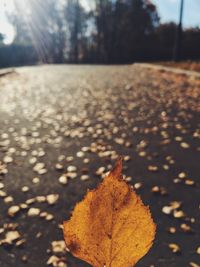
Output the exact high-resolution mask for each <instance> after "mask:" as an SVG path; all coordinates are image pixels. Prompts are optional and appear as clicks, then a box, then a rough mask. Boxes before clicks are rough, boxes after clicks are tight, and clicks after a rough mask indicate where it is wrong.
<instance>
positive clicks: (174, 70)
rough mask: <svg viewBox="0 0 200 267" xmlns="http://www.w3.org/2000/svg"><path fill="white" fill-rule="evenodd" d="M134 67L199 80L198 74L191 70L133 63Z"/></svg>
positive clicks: (199, 74) (199, 75)
mask: <svg viewBox="0 0 200 267" xmlns="http://www.w3.org/2000/svg"><path fill="white" fill-rule="evenodd" d="M133 65H134V66H137V67H141V68H146V69H154V70H158V71H166V72H172V73H174V74H181V75H187V76H193V77H195V78H199V79H200V73H199V72H197V71H192V70H184V69H180V68H174V67H166V66H163V65H159V64H158V65H157V64H155V65H154V64H151V63H134V64H133Z"/></svg>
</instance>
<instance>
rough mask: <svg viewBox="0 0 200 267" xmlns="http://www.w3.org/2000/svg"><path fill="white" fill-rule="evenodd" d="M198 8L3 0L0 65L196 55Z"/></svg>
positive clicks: (156, 0) (170, 2) (167, 3)
mask: <svg viewBox="0 0 200 267" xmlns="http://www.w3.org/2000/svg"><path fill="white" fill-rule="evenodd" d="M181 2H182V5H183V4H184V8H183V9H182V11H183V14H182V15H183V20H182V25H179V22H180V15H181V14H180V13H181ZM184 2H185V3H184ZM182 7H183V6H182ZM199 12H200V2H199V0H192V1H189V0H185V1H179V0H162V1H161V0H152V1H150V0H58V1H54V0H45V1H42V0H1V1H0V67H8V66H17V65H29V64H38V63H103V64H124V63H132V62H136V61H137V62H142V61H151V62H152V61H170V60H173V59H175V60H178V59H179V60H180V57H181V59H182V60H198V59H199V58H200V49H199V47H200V28H199V26H200V18H199ZM178 25H179V26H181V27H179V26H178ZM181 29H182V33H181ZM181 41H182V42H181ZM180 42H181V43H180ZM180 53H181V55H180Z"/></svg>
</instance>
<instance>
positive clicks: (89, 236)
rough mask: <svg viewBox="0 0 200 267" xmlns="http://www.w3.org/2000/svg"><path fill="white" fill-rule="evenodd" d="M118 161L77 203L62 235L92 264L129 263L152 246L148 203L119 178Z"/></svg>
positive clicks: (113, 265)
mask: <svg viewBox="0 0 200 267" xmlns="http://www.w3.org/2000/svg"><path fill="white" fill-rule="evenodd" d="M121 171H122V162H121V160H119V161H118V162H117V165H116V167H115V168H114V169H113V170H112V171H111V172H110V173H109V174H108V175H107V176H106V177H105V178H104V180H103V182H102V183H101V184H100V185H99V187H98V188H97V189H96V190H93V191H89V192H88V193H87V195H86V197H85V199H84V200H83V201H82V202H80V203H78V204H77V205H76V207H75V209H74V212H73V214H72V217H71V219H70V220H69V221H66V222H64V238H65V242H66V245H67V247H68V249H69V250H70V251H71V253H72V254H73V255H74V256H76V257H78V258H80V259H82V260H84V261H86V262H88V263H90V264H91V265H92V266H94V267H102V266H106V267H121V266H123V267H130V266H133V265H135V264H136V263H137V262H138V261H139V259H140V258H142V257H143V256H144V255H145V254H146V253H147V252H148V250H149V249H150V247H151V246H152V242H153V240H154V236H155V228H156V226H155V224H154V222H153V220H152V218H151V214H150V211H149V209H148V207H145V206H144V204H143V203H142V201H141V199H140V198H139V197H138V196H137V195H136V194H135V192H134V191H132V189H131V187H130V186H129V185H128V184H127V183H126V182H125V181H123V179H122V175H121Z"/></svg>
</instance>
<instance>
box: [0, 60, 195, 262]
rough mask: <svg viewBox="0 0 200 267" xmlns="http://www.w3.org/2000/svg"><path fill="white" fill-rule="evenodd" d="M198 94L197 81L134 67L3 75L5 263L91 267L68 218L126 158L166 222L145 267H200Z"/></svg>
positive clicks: (0, 235)
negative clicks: (72, 237) (73, 249)
mask: <svg viewBox="0 0 200 267" xmlns="http://www.w3.org/2000/svg"><path fill="white" fill-rule="evenodd" d="M199 99H200V80H199V79H198V78H195V77H192V76H186V75H181V74H173V73H167V72H165V71H159V70H155V69H152V70H151V69H145V68H140V67H139V66H134V65H133V66H70V65H68V66H40V67H26V68H18V69H16V73H13V74H9V75H6V76H3V77H1V78H0V266H1V267H21V266H29V267H36V266H37V267H44V266H47V262H48V261H49V266H53V265H51V262H52V263H53V264H54V266H59V267H65V266H68V267H79V266H80V267H81V266H82V267H86V266H89V265H87V264H86V263H83V262H81V261H80V260H78V259H75V258H73V257H72V256H71V255H70V254H69V253H66V252H65V251H63V250H64V249H63V248H62V245H63V242H62V241H63V235H62V230H61V224H62V222H63V220H66V219H68V218H69V217H70V213H71V211H72V209H73V207H74V205H75V204H76V202H77V201H79V200H81V199H82V197H83V196H84V195H85V193H86V191H87V189H88V188H94V187H95V186H96V185H97V184H98V183H99V182H100V181H101V179H102V177H101V176H102V175H103V174H104V173H105V172H107V171H108V170H109V169H110V168H111V166H112V165H113V164H114V162H115V160H116V158H117V157H118V156H119V155H121V156H125V160H124V170H123V173H124V175H125V178H126V179H127V180H128V181H129V183H130V184H131V185H133V186H135V188H136V191H137V193H138V194H139V195H141V198H142V199H143V201H144V203H145V204H147V205H149V206H150V209H151V211H152V215H153V218H154V221H155V222H156V224H157V227H158V228H157V235H156V240H155V243H154V246H153V248H152V249H151V251H150V252H149V253H148V254H147V255H146V256H145V257H144V258H143V259H142V260H141V261H140V262H139V263H138V264H137V266H138V267H140V266H141V267H150V266H151V267H153V266H154V267H188V266H192V267H198V266H200V248H199V247H200V221H199V219H200V208H199V205H200V187H199V177H200V142H199V139H200V121H199V115H200V104H199ZM100 167H102V168H100ZM104 167H105V168H104ZM99 168H100V169H99ZM49 195H50V196H49ZM47 196H48V197H47ZM13 206H14V208H13ZM53 241H61V242H59V243H58V244H59V245H58V247H59V248H58V249H57V250H56V243H55V242H54V243H52V242H53ZM52 244H53V245H52ZM198 248H199V249H198ZM53 255H54V257H52V256H53ZM195 264H196V265H195Z"/></svg>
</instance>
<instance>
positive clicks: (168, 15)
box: [0, 0, 200, 44]
mask: <svg viewBox="0 0 200 267" xmlns="http://www.w3.org/2000/svg"><path fill="white" fill-rule="evenodd" d="M12 1H13V0H0V32H1V33H3V34H4V35H5V37H6V38H5V43H6V44H10V43H12V41H13V39H14V36H15V31H14V28H13V26H12V25H10V24H9V22H8V19H7V18H6V11H10V10H12V8H13V4H12ZM15 1H19V2H20V0H15ZM21 1H22V0H21ZM55 1H56V0H55ZM87 1H90V0H82V3H83V5H85V7H86V8H87V9H88V2H87ZM180 1H181V0H152V2H153V3H154V4H155V5H156V6H157V9H158V13H159V15H160V19H161V22H169V21H174V22H177V21H178V18H179V7H180ZM184 1H185V8H184V16H183V26H184V27H196V26H199V27H200V0H184Z"/></svg>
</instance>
